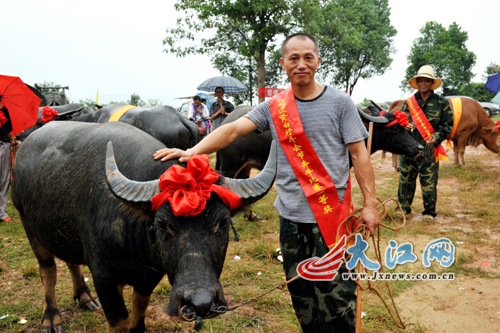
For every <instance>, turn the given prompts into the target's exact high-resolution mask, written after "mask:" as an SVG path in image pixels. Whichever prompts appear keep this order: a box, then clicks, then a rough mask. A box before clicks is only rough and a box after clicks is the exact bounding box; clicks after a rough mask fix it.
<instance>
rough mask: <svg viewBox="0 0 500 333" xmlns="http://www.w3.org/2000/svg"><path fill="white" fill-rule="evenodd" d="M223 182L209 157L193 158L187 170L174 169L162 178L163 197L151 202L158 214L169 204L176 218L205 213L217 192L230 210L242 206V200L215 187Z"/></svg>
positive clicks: (156, 196) (160, 196)
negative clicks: (159, 210) (210, 199)
mask: <svg viewBox="0 0 500 333" xmlns="http://www.w3.org/2000/svg"><path fill="white" fill-rule="evenodd" d="M218 179H219V175H218V174H217V173H215V171H214V170H213V169H212V167H210V166H209V164H208V155H199V156H193V157H191V158H190V159H189V161H188V163H187V168H184V167H182V166H180V165H174V166H172V167H171V168H170V169H168V170H167V171H165V173H164V174H163V175H161V177H160V185H159V186H160V189H161V190H162V192H161V193H159V194H157V195H155V196H154V197H153V200H152V201H151V204H152V209H153V210H155V211H156V210H158V208H160V207H161V206H162V205H163V204H165V203H166V202H167V201H168V202H170V204H171V205H172V211H173V213H174V215H175V216H195V215H198V214H199V213H201V212H202V211H203V210H204V209H205V206H206V202H207V200H208V199H209V198H210V195H211V193H212V191H213V192H215V193H217V194H218V195H219V197H220V198H221V199H222V201H224V203H225V204H226V206H228V207H229V209H235V208H238V207H240V206H241V205H242V201H241V198H240V197H239V196H238V195H236V194H235V193H234V192H232V191H230V190H228V189H226V188H225V187H222V186H219V185H214V182H216V181H217V180H218Z"/></svg>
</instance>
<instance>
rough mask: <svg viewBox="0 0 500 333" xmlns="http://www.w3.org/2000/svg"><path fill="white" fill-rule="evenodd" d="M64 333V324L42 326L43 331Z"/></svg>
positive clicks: (44, 332)
mask: <svg viewBox="0 0 500 333" xmlns="http://www.w3.org/2000/svg"><path fill="white" fill-rule="evenodd" d="M51 332H55V333H63V332H64V330H63V328H62V324H55V325H54V326H42V333H51Z"/></svg>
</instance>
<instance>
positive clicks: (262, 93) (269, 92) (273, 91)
mask: <svg viewBox="0 0 500 333" xmlns="http://www.w3.org/2000/svg"><path fill="white" fill-rule="evenodd" d="M283 91H285V89H280V88H259V97H269V98H271V97H273V96H274V95H278V94H279V93H280V92H283Z"/></svg>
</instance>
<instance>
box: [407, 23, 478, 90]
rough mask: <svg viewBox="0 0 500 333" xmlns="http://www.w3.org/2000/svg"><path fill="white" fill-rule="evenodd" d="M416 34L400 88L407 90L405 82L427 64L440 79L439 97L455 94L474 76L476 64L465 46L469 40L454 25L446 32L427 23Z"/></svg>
mask: <svg viewBox="0 0 500 333" xmlns="http://www.w3.org/2000/svg"><path fill="white" fill-rule="evenodd" d="M420 34H421V36H420V37H419V38H417V39H416V40H414V41H413V45H412V48H411V51H410V54H409V55H408V58H407V59H408V64H409V66H408V68H407V69H406V75H405V78H404V79H403V80H402V81H401V85H400V87H401V88H402V89H403V90H406V91H411V90H412V89H411V87H410V86H409V85H408V80H410V79H411V78H412V77H413V76H415V75H416V74H417V72H418V69H419V68H420V67H421V66H424V65H431V66H432V67H434V70H435V72H436V77H439V78H441V79H442V80H443V86H442V87H443V95H445V96H450V95H458V94H459V91H460V88H461V87H462V86H465V85H467V84H468V83H469V82H470V80H471V79H472V77H473V76H474V74H473V73H472V67H473V66H474V64H475V63H476V55H475V54H474V53H473V52H472V51H469V50H468V49H467V46H466V45H465V43H466V42H467V40H468V39H469V36H468V34H467V32H466V31H462V29H461V28H460V26H459V25H458V24H456V23H455V22H454V23H452V24H451V25H450V26H449V27H448V29H446V28H445V27H443V26H442V25H441V24H439V23H437V22H434V21H431V22H427V23H426V24H425V26H424V27H423V28H422V29H420Z"/></svg>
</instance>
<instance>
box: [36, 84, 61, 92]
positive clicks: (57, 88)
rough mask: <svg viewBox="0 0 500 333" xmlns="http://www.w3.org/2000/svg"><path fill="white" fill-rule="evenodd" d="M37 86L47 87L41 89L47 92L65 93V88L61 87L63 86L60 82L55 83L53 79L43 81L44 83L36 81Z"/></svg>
mask: <svg viewBox="0 0 500 333" xmlns="http://www.w3.org/2000/svg"><path fill="white" fill-rule="evenodd" d="M35 87H36V88H46V89H41V92H42V93H44V94H46V93H63V92H64V90H63V89H61V88H62V86H61V85H60V84H58V83H55V82H53V81H51V82H47V81H43V82H42V83H35Z"/></svg>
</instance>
